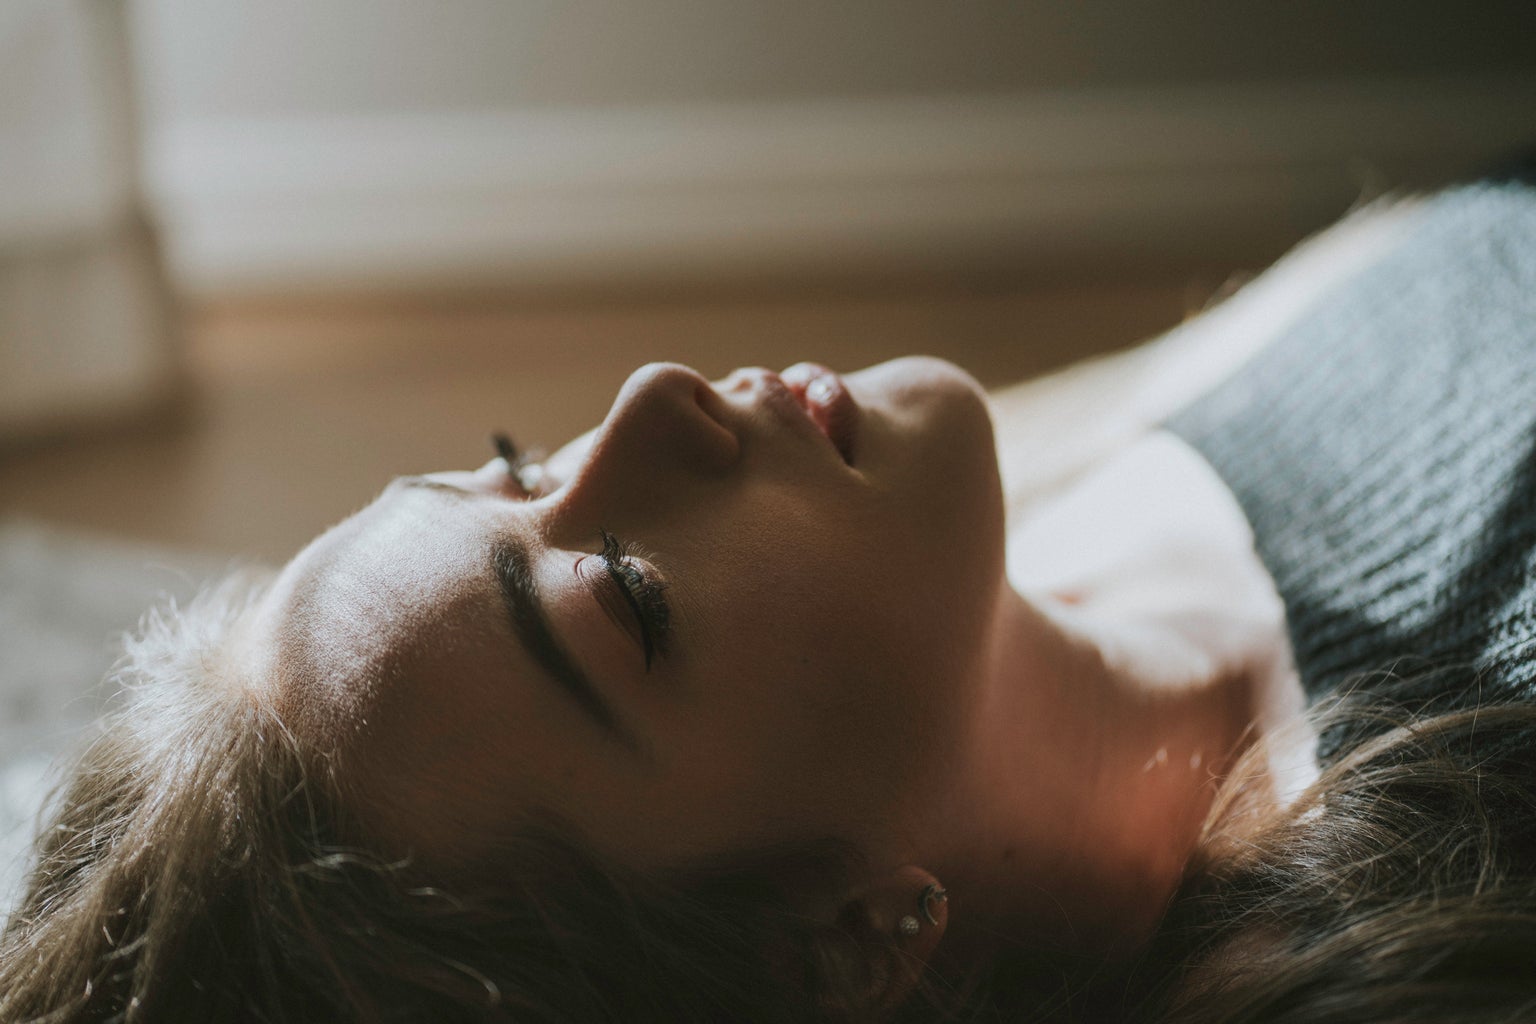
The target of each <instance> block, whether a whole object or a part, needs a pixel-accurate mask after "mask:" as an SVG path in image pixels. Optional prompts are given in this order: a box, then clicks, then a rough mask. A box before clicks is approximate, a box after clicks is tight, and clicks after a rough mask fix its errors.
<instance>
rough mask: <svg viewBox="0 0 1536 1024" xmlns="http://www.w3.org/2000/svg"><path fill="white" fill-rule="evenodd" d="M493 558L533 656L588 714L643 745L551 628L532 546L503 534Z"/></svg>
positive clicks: (514, 619) (505, 598)
mask: <svg viewBox="0 0 1536 1024" xmlns="http://www.w3.org/2000/svg"><path fill="white" fill-rule="evenodd" d="M491 563H492V566H493V568H494V570H495V575H496V583H497V586H498V587H499V588H500V590H501V599H502V603H503V604H504V605H505V606H506V609H507V614H508V615H509V616H510V617H511V619H512V628H513V630H514V631H515V632H516V633H517V637H518V639H519V640H520V641H522V644H523V647H524V648H525V649H526V650H527V651H528V655H529V657H531V658H532V659H533V660H534V661H535V662H537V663H538V664H539V665H540V666H541V667H542V668H543V669H544V671H545V672H548V673H549V675H550V677H551V678H553V679H554V681H555V682H556V683H557V684H559V686H560V688H561V689H562V690H564V691H565V692H566V693H567V694H568V695H569V696H570V697H571V698H572V699H573V700H575V702H576V704H577V706H579V707H580V708H581V710H582V711H583V712H585V713H586V715H587V717H588V718H590V719H592V721H593V722H595V723H596V724H597V725H599V726H600V727H601V728H602V729H603V730H604V731H605V732H607V733H608V734H609V735H611V736H612V737H614V738H615V739H618V740H620V741H622V742H623V743H624V744H625V745H626V746H629V747H632V748H635V747H637V744H636V742H635V738H634V736H633V735H632V734H631V733H630V732H629V731H628V730H627V729H626V728H624V726H623V725H622V724H621V723H620V722H619V717H618V715H616V714H614V711H613V707H612V705H610V704H609V703H608V701H607V700H606V699H605V698H604V697H603V695H602V693H601V691H599V690H598V688H597V687H596V686H594V685H592V681H591V680H590V679H588V678H587V675H586V673H585V672H583V671H582V670H581V668H580V667H579V666H578V665H577V664H576V661H575V659H573V658H572V657H571V655H570V652H569V651H567V650H566V649H565V647H564V646H562V645H561V643H560V641H559V640H557V639H555V635H554V633H553V632H552V631H551V630H550V628H549V619H548V617H547V616H546V615H545V614H544V604H543V601H542V600H541V599H540V597H539V591H538V586H537V584H535V583H534V579H533V572H532V570H531V568H530V565H529V559H528V548H527V546H526V545H524V544H523V543H521V542H520V541H518V540H515V539H512V538H504V539H501V540H498V541H497V542H496V544H495V546H494V547H493V548H492V550H491Z"/></svg>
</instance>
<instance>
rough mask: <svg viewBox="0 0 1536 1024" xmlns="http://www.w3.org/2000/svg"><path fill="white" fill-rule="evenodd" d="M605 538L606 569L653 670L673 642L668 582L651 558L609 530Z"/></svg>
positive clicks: (647, 663)
mask: <svg viewBox="0 0 1536 1024" xmlns="http://www.w3.org/2000/svg"><path fill="white" fill-rule="evenodd" d="M598 532H599V533H600V534H601V535H602V538H603V548H602V551H600V552H599V553H598V557H599V558H601V559H602V562H603V569H604V571H605V573H606V574H607V577H608V582H609V583H610V584H611V587H612V591H613V592H614V593H615V594H617V595H618V597H619V598H620V600H621V601H622V602H623V604H624V606H625V608H626V609H627V611H628V613H629V615H630V617H631V619H632V621H633V622H634V624H635V628H636V630H637V635H638V637H639V640H640V647H641V651H642V652H643V653H644V655H645V669H646V671H647V672H649V671H650V669H651V664H652V662H653V661H654V660H655V657H656V655H658V654H660V655H663V656H665V655H666V653H667V650H668V647H669V645H670V641H671V632H672V609H671V606H670V605H669V604H668V603H667V598H666V590H667V582H666V580H665V579H663V578H662V577H661V574H660V572H658V571H657V569H656V568H655V566H653V565H651V564H650V563H649V562H648V561H642V560H641V559H639V558H637V557H636V556H635V554H634V552H633V551H632V549H631V548H630V547H629V546H628V545H626V544H624V543H623V542H622V541H620V540H619V539H618V538H617V537H615V536H614V535H613V534H611V533H609V532H608V531H607V530H599V531H598Z"/></svg>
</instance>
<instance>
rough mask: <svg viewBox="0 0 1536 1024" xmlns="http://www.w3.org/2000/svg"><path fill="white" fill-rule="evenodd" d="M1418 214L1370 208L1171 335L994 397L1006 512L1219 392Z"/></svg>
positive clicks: (1391, 206)
mask: <svg viewBox="0 0 1536 1024" xmlns="http://www.w3.org/2000/svg"><path fill="white" fill-rule="evenodd" d="M1421 210H1422V206H1421V204H1420V203H1418V202H1414V201H1395V202H1383V203H1379V204H1375V205H1372V206H1370V207H1367V208H1365V209H1363V210H1361V211H1359V212H1357V213H1354V214H1352V215H1351V216H1349V217H1348V218H1346V219H1344V220H1343V221H1340V222H1339V223H1338V224H1336V225H1334V226H1333V227H1331V228H1329V229H1328V230H1326V231H1324V232H1322V233H1321V234H1319V235H1317V236H1315V237H1314V238H1312V239H1310V240H1308V241H1307V242H1304V243H1303V244H1301V245H1300V246H1298V247H1297V248H1296V249H1294V250H1292V251H1291V252H1290V253H1289V254H1288V255H1286V256H1285V257H1284V258H1282V259H1281V260H1280V261H1279V262H1278V263H1276V264H1275V265H1274V266H1272V267H1271V268H1270V269H1269V270H1267V271H1266V272H1265V273H1263V274H1262V275H1260V276H1259V277H1258V278H1256V279H1255V280H1254V281H1253V282H1251V283H1250V284H1248V285H1247V286H1246V287H1244V288H1242V289H1241V290H1240V291H1238V292H1237V293H1236V294H1235V295H1233V296H1232V297H1231V298H1229V299H1227V300H1226V301H1224V302H1223V303H1221V304H1220V305H1218V306H1216V307H1214V308H1212V309H1211V310H1209V311H1207V312H1205V313H1203V314H1201V315H1200V316H1198V317H1196V318H1194V319H1192V320H1189V321H1187V322H1185V323H1184V324H1182V325H1180V326H1178V327H1176V328H1174V329H1173V330H1171V331H1169V332H1167V333H1166V334H1163V335H1161V336H1159V337H1157V338H1155V339H1153V340H1151V341H1148V342H1146V343H1144V344H1142V345H1140V346H1137V347H1136V348H1133V349H1129V350H1127V351H1125V352H1120V353H1116V354H1113V355H1109V356H1105V357H1100V358H1097V359H1092V360H1089V361H1086V362H1082V363H1078V364H1075V365H1073V366H1070V367H1067V368H1066V369H1064V370H1061V371H1058V372H1056V373H1053V374H1050V375H1048V376H1045V377H1041V378H1038V379H1035V380H1030V381H1025V382H1023V383H1021V384H1016V385H1013V386H1012V387H1008V388H1004V389H1002V390H999V391H997V392H994V393H993V394H992V396H991V406H992V416H993V423H994V426H995V428H996V436H997V447H998V458H999V463H1000V466H1001V469H1002V474H1003V485H1004V489H1005V493H1006V494H1007V496H1008V498H1009V501H1010V503H1013V504H1016V503H1019V502H1028V501H1030V500H1033V499H1035V498H1038V497H1042V496H1044V495H1046V494H1049V493H1051V492H1053V491H1056V490H1059V489H1061V488H1062V487H1064V486H1066V485H1067V484H1068V483H1070V482H1071V481H1073V480H1074V479H1076V478H1077V477H1079V476H1081V475H1082V474H1083V473H1085V472H1087V471H1088V470H1090V469H1091V468H1093V467H1094V466H1096V465H1098V464H1099V463H1101V462H1103V461H1104V460H1105V459H1107V458H1109V457H1110V456H1112V455H1114V454H1116V453H1117V452H1120V451H1122V450H1123V449H1125V448H1126V447H1128V446H1129V445H1130V444H1131V443H1133V442H1135V441H1136V440H1138V439H1140V438H1142V437H1144V436H1145V435H1146V434H1147V433H1149V432H1150V431H1151V430H1153V429H1154V428H1155V427H1156V426H1157V425H1158V424H1160V423H1162V422H1163V421H1164V420H1166V419H1168V418H1169V417H1170V416H1172V415H1173V414H1174V413H1176V412H1178V411H1180V410H1181V409H1183V408H1184V407H1185V406H1187V405H1188V404H1189V403H1191V402H1193V401H1194V400H1195V399H1197V398H1199V397H1200V396H1202V395H1204V394H1206V393H1207V392H1209V391H1210V390H1211V389H1212V388H1214V387H1216V386H1217V385H1218V384H1220V383H1222V382H1223V381H1224V380H1226V379H1227V378H1228V377H1230V376H1231V375H1232V374H1233V373H1234V372H1235V371H1236V370H1238V369H1239V368H1240V367H1242V366H1243V365H1245V364H1246V363H1247V362H1248V361H1249V360H1250V359H1252V358H1253V357H1254V356H1255V355H1257V354H1258V353H1259V352H1261V351H1263V350H1264V349H1265V348H1266V347H1267V345H1268V344H1269V343H1270V342H1271V341H1273V340H1274V339H1275V338H1277V337H1279V336H1280V335H1281V334H1283V333H1284V331H1285V330H1286V328H1288V327H1289V326H1290V325H1291V324H1293V323H1295V322H1296V321H1297V320H1298V319H1299V318H1301V317H1302V316H1304V315H1305V314H1306V313H1307V312H1308V311H1309V310H1310V309H1311V308H1312V307H1313V305H1314V304H1315V303H1316V302H1317V301H1318V300H1319V299H1320V298H1321V297H1322V296H1323V295H1324V294H1325V293H1326V292H1327V291H1329V290H1330V289H1331V288H1333V287H1334V286H1335V285H1337V284H1338V283H1339V282H1341V281H1343V280H1345V279H1347V278H1349V277H1351V276H1353V275H1354V274H1356V273H1358V272H1360V271H1361V270H1363V269H1364V268H1365V267H1367V266H1369V265H1370V264H1371V263H1373V262H1374V261H1376V260H1377V259H1379V258H1380V257H1381V256H1382V255H1383V254H1385V253H1386V252H1388V251H1390V250H1391V249H1392V247H1393V246H1394V245H1395V244H1396V243H1397V242H1398V241H1399V240H1400V239H1401V238H1402V237H1404V235H1405V234H1406V233H1407V232H1408V231H1409V230H1411V228H1412V227H1413V225H1414V224H1415V223H1416V222H1417V220H1418V218H1419V216H1420V214H1421Z"/></svg>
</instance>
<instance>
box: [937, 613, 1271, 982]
mask: <svg viewBox="0 0 1536 1024" xmlns="http://www.w3.org/2000/svg"><path fill="white" fill-rule="evenodd" d="M997 616H998V621H997V622H996V623H995V624H994V625H995V627H996V628H994V629H993V631H992V634H991V635H992V637H993V638H994V639H993V643H992V649H991V651H990V656H989V672H990V681H989V685H988V686H987V687H986V688H985V690H984V691H983V697H982V699H981V706H980V707H978V708H977V714H976V715H975V716H974V718H973V725H974V735H973V736H972V741H973V742H972V743H971V744H970V745H969V752H968V758H967V763H966V764H965V765H964V766H963V768H962V770H961V771H960V772H959V773H957V774H958V776H959V777H960V778H961V779H962V782H961V783H960V785H959V786H957V787H955V789H954V790H952V791H951V793H950V794H949V795H948V796H947V797H946V799H945V801H944V805H943V806H944V807H945V812H944V813H945V816H946V820H945V821H944V823H943V824H942V826H941V827H940V829H938V830H937V831H936V833H934V834H938V835H942V836H945V837H947V839H948V842H947V843H946V845H945V847H944V848H943V849H942V850H941V851H937V852H936V853H935V855H934V856H933V857H932V858H931V860H932V861H933V863H935V864H936V865H938V866H939V871H940V875H939V877H941V878H943V879H944V880H945V881H946V884H947V885H948V886H949V888H950V891H951V892H952V893H953V894H954V900H955V905H954V913H953V916H952V918H951V920H952V921H954V922H956V924H957V925H960V923H961V922H968V923H969V925H970V927H968V928H966V929H965V930H966V931H967V932H968V934H964V935H962V934H961V933H960V931H959V930H956V931H954V932H953V933H952V934H951V935H950V936H949V937H948V940H947V944H949V943H950V942H952V943H953V944H952V945H951V946H950V948H951V950H953V951H955V952H957V953H960V954H961V955H964V951H965V949H966V947H967V946H984V945H986V944H987V941H988V940H987V938H986V936H989V935H1013V936H1018V935H1021V934H1026V935H1032V936H1038V937H1039V938H1040V939H1041V941H1042V942H1043V943H1045V944H1047V945H1049V946H1051V947H1053V948H1057V949H1074V950H1079V951H1083V952H1089V951H1091V952H1095V953H1104V952H1112V951H1115V950H1123V949H1128V948H1130V947H1131V946H1133V945H1134V944H1136V943H1137V942H1139V941H1140V940H1142V939H1144V938H1145V937H1146V936H1147V935H1148V934H1149V933H1150V931H1151V930H1152V928H1153V927H1155V925H1156V923H1157V920H1158V918H1159V917H1160V916H1161V913H1162V910H1163V907H1164V906H1165V904H1166V902H1167V899H1168V897H1169V896H1170V895H1171V894H1172V892H1173V890H1174V888H1175V887H1176V886H1177V885H1178V882H1179V879H1180V877H1181V875H1182V872H1183V868H1184V864H1185V862H1186V861H1187V859H1188V857H1189V854H1190V853H1191V852H1192V851H1193V849H1194V846H1195V843H1196V841H1197V838H1198V835H1199V829H1200V825H1201V823H1202V821H1203V819H1204V816H1205V814H1206V812H1207V810H1208V809H1209V807H1210V803H1211V799H1212V796H1213V794H1214V790H1215V782H1216V780H1218V779H1219V778H1220V776H1221V774H1223V773H1224V771H1225V769H1226V766H1227V765H1228V764H1229V763H1230V761H1231V759H1232V758H1233V757H1234V756H1235V755H1236V753H1237V752H1238V748H1239V746H1240V745H1241V744H1242V742H1243V740H1244V738H1245V730H1246V728H1247V724H1248V722H1249V721H1250V720H1251V715H1250V695H1249V693H1248V690H1249V689H1250V687H1249V686H1248V685H1246V684H1245V681H1244V680H1242V679H1240V678H1231V677H1225V678H1220V677H1218V678H1199V676H1200V672H1199V671H1198V669H1197V668H1195V667H1193V666H1192V669H1191V671H1190V672H1188V673H1184V674H1182V675H1180V676H1179V677H1178V678H1179V683H1178V685H1172V684H1170V674H1169V673H1168V671H1167V668H1166V665H1167V662H1166V660H1163V659H1158V658H1156V657H1155V654H1156V653H1157V652H1156V650H1155V644H1154V645H1153V649H1151V650H1148V649H1147V648H1146V646H1145V643H1144V642H1143V645H1142V646H1141V651H1142V653H1143V654H1144V655H1145V654H1152V655H1154V657H1153V659H1152V660H1151V661H1150V662H1148V661H1147V660H1146V658H1145V657H1141V658H1137V657H1127V656H1124V654H1125V653H1126V652H1125V651H1124V648H1123V646H1117V648H1115V649H1111V647H1110V646H1109V644H1108V643H1107V642H1106V641H1105V639H1104V638H1103V637H1101V636H1095V635H1094V634H1093V633H1091V632H1090V631H1089V630H1088V629H1086V628H1083V627H1082V626H1081V625H1079V624H1077V623H1075V622H1074V621H1073V619H1072V618H1071V617H1070V616H1069V614H1067V610H1064V609H1061V608H1056V607H1052V606H1051V605H1050V604H1049V603H1047V602H1032V601H1030V600H1026V599H1025V598H1023V597H1020V596H1019V595H1018V594H1017V593H1014V592H1013V591H1012V589H1011V588H1005V592H1004V597H1003V600H1002V601H1001V602H1000V604H999V607H998V609H997ZM1197 660H1198V659H1197ZM1132 663H1137V664H1149V663H1150V664H1153V665H1156V666H1157V667H1158V669H1159V673H1158V677H1157V678H1152V677H1150V676H1146V677H1144V676H1139V675H1137V674H1136V673H1135V672H1133V671H1132V670H1131V669H1130V668H1129V666H1130V665H1131V664H1132ZM962 911H964V912H963V913H962Z"/></svg>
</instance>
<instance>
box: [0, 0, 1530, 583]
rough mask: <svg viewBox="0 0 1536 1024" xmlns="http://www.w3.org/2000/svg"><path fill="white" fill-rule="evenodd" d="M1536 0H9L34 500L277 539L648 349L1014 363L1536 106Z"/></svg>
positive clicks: (1, 192) (842, 361) (1522, 126)
mask: <svg viewBox="0 0 1536 1024" xmlns="http://www.w3.org/2000/svg"><path fill="white" fill-rule="evenodd" d="M1533 39H1536V10H1533V8H1532V6H1531V5H1530V4H1529V3H1528V2H1525V0H1504V2H1501V0H1485V2H1481V3H1474V4H1468V5H1461V6H1459V7H1458V8H1457V9H1456V10H1455V11H1454V12H1451V11H1450V10H1449V9H1448V8H1446V7H1445V5H1443V4H1437V3H1424V2H1404V0H1356V2H1351V3H1347V4H1340V3H1337V2H1334V0H1294V2H1289V3H1285V4H1275V3H1272V2H1270V0H1230V2H1228V3H1224V4H1219V5H1213V4H1209V3H1205V2H1200V0H1148V2H1141V3H1124V2H1106V0H1075V2H1059V0H1058V2H1046V0H1013V2H997V0H967V2H964V3H954V2H948V3H937V2H911V0H845V2H842V3H838V4H827V3H825V2H822V0H730V2H723V3H714V4H700V3H690V2H684V0H629V2H624V3H552V2H533V0H522V2H511V0H433V2H431V3H426V2H422V0H326V2H323V3H316V2H314V0H265V2H263V3H261V4H210V3H206V2H203V0H5V3H4V4H3V5H0V513H3V514H4V515H6V516H7V517H13V518H14V517H18V516H24V517H26V518H27V519H28V520H31V521H41V522H45V523H50V524H60V525H64V526H68V527H75V528H83V529H86V530H89V531H93V532H96V533H101V534H109V535H113V536H117V537H122V538H129V539H134V540H142V541H150V542H156V543H160V544H164V545H172V546H176V547H180V548H188V549H193V550H199V551H205V552H210V553H214V554H218V555H239V556H242V557H253V558H260V559H268V560H274V559H280V558H283V557H285V556H286V555H288V554H289V553H291V552H292V551H293V550H294V549H295V548H296V547H297V546H298V545H300V544H301V543H303V541H304V540H305V539H307V538H308V537H309V536H311V535H312V534H314V533H315V532H316V531H317V530H319V529H320V528H322V527H323V526H325V525H326V524H327V523H329V522H331V521H333V520H335V519H336V518H338V517H340V516H342V515H344V514H345V513H347V512H348V511H349V510H351V509H353V508H355V507H356V506H357V505H359V504H361V503H362V502H364V501H366V500H367V499H368V497H369V496H370V495H371V494H372V493H373V492H374V491H375V490H376V489H377V488H378V487H379V486H380V484H381V483H382V481H383V480H384V479H385V478H386V477H387V476H389V475H390V474H393V473H397V472H402V471H413V470H420V469H426V468H432V467H438V466H443V465H449V466H455V465H464V464H469V463H472V462H475V461H477V460H478V459H479V458H480V457H481V456H482V455H483V454H484V452H485V442H484V436H485V434H486V432H487V431H488V430H490V429H492V428H494V427H502V428H505V429H508V430H510V431H512V432H513V434H514V436H516V437H518V438H519V439H521V440H523V441H524V442H525V443H536V442H543V443H554V442H558V441H560V440H562V439H563V438H565V437H566V436H568V435H570V434H573V433H575V432H577V431H579V430H581V429H584V428H585V427H587V426H589V425H591V424H593V423H595V422H596V421H597V420H598V418H599V417H600V416H601V414H602V412H603V410H604V409H605V408H606V405H607V403H608V400H609V398H610V397H611V396H612V394H613V392H614V391H615V389H616V388H617V386H618V384H619V383H620V382H621V381H622V380H623V379H624V377H625V376H626V375H627V373H628V372H629V371H630V370H631V369H633V368H634V367H635V366H636V365H638V364H639V363H641V362H644V361H646V360H649V359H654V358H671V359H680V360H683V361H687V362H690V363H693V364H694V365H696V366H698V367H699V368H700V369H701V370H703V371H705V372H706V373H710V374H716V373H722V372H724V371H726V370H728V369H730V368H731V367H733V366H736V365H738V364H742V363H762V364H765V365H769V366H774V367H781V366H783V365H786V364H788V363H790V362H793V361H795V360H798V359H801V358H815V359H819V360H821V361H823V362H827V363H829V364H831V365H833V366H834V367H839V368H847V367H851V366H854V365H856V364H862V363H865V362H868V361H872V360H876V359H880V358H884V357H887V356H891V355H897V354H903V353H906V352H911V351H916V350H923V351H932V352H937V353H939V354H942V355H948V356H950V357H952V358H955V359H957V360H958V361H960V362H962V363H964V364H965V365H967V366H969V367H970V368H971V369H972V370H973V371H974V372H976V373H977V374H978V375H979V376H980V377H981V378H982V379H983V380H984V381H986V382H988V383H1001V382H1005V381H1007V380H1010V379H1014V378H1017V377H1020V376H1024V375H1028V374H1032V373H1038V372H1039V371H1041V370H1042V369H1045V368H1048V367H1051V366H1054V365H1058V364H1060V363H1062V362H1065V361H1068V360H1071V359H1074V358H1076V357H1079V356H1081V355H1085V354H1090V353H1093V352H1099V351H1103V350H1105V349H1109V348H1113V347H1116V346H1121V345H1126V344H1129V343H1131V342H1133V341H1135V340H1137V339H1139V338H1142V337H1145V336H1147V335H1150V334H1152V333H1155V332H1156V331H1159V330H1161V329H1163V328H1165V327H1167V326H1170V325H1171V324H1173V323H1176V322H1177V321H1178V320H1179V319H1180V318H1181V317H1182V316H1184V315H1185V314H1186V313H1188V312H1189V311H1190V310H1193V309H1198V308H1199V307H1200V306H1201V305H1203V304H1204V303H1205V302H1206V301H1207V300H1209V299H1210V297H1211V296H1212V295H1214V294H1216V293H1217V292H1219V290H1220V289H1221V288H1222V287H1223V286H1224V285H1225V284H1226V283H1228V282H1230V281H1232V280H1234V279H1235V275H1238V276H1240V275H1241V274H1243V273H1245V272H1249V271H1253V270H1256V269H1259V268H1261V267H1263V266H1264V265H1265V264H1266V263H1268V262H1269V261H1270V260H1272V259H1273V258H1275V257H1276V256H1278V255H1279V254H1280V253H1281V252H1283V251H1284V250H1285V249H1286V248H1287V247H1288V246H1290V245H1291V244H1292V243H1294V242H1295V241H1296V240H1297V239H1299V238H1301V237H1302V236H1304V235H1305V234H1306V233H1308V232H1310V231H1313V230H1315V229H1317V228H1319V227H1321V226H1322V225H1324V224H1326V223H1328V222H1329V221H1331V220H1333V219H1334V218H1336V217H1338V216H1339V215H1340V214H1342V213H1343V212H1345V211H1346V210H1347V209H1349V208H1350V207H1351V205H1352V204H1355V203H1357V202H1359V201H1361V200H1362V199H1369V198H1372V197H1375V196H1377V195H1380V194H1382V193H1383V192H1385V191H1388V190H1392V189H1399V188H1404V187H1414V186H1425V185H1430V184H1433V183H1435V182H1438V181H1444V180H1448V179H1450V178H1452V177H1454V176H1457V175H1460V174H1465V173H1468V172H1470V171H1475V170H1478V169H1481V168H1483V167H1486V166H1488V165H1490V164H1491V163H1495V162H1497V161H1498V160H1500V159H1501V158H1504V157H1506V156H1508V155H1510V154H1511V153H1513V152H1515V151H1517V150H1518V149H1519V148H1520V147H1521V146H1522V145H1526V144H1530V143H1533V142H1536V45H1533V43H1532V41H1533Z"/></svg>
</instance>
